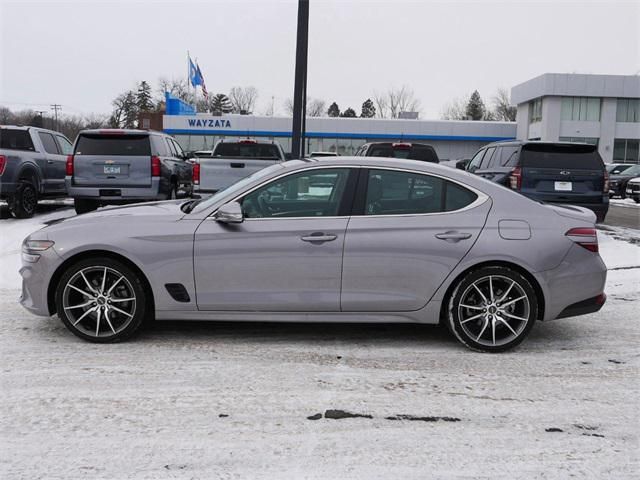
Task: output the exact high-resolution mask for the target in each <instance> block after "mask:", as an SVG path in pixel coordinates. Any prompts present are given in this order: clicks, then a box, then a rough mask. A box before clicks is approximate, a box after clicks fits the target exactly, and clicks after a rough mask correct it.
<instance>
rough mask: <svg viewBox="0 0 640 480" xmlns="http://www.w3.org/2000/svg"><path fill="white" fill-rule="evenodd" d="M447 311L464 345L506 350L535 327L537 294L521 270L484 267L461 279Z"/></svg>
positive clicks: (451, 324)
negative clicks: (519, 271)
mask: <svg viewBox="0 0 640 480" xmlns="http://www.w3.org/2000/svg"><path fill="white" fill-rule="evenodd" d="M478 290H479V291H478ZM492 292H493V295H491V293H492ZM483 295H484V297H483ZM463 305H464V306H463ZM447 312H448V314H447V326H448V327H449V330H450V331H451V332H452V333H453V334H454V335H455V337H456V338H457V339H458V340H459V341H460V342H461V343H462V344H463V345H465V346H466V347H468V348H470V349H472V350H476V351H480V352H495V353H497V352H504V351H506V350H509V349H511V348H514V347H516V346H517V345H519V344H520V343H521V342H522V341H523V340H524V339H525V338H526V337H527V335H528V334H529V332H530V331H531V329H532V328H533V325H534V323H535V322H536V319H537V318H538V298H537V296H536V293H535V290H534V289H533V287H532V286H531V283H530V282H529V281H528V280H527V279H526V278H525V277H523V276H522V275H521V274H520V273H518V272H516V271H514V270H511V269H510V268H506V267H484V268H480V269H478V270H475V271H472V272H470V273H469V274H467V275H466V276H465V277H464V278H462V280H460V281H459V283H458V285H457V286H456V287H455V289H454V291H453V293H452V294H451V297H450V299H449V305H448V310H447Z"/></svg>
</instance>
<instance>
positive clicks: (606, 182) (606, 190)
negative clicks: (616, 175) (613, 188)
mask: <svg viewBox="0 0 640 480" xmlns="http://www.w3.org/2000/svg"><path fill="white" fill-rule="evenodd" d="M604 193H609V172H607V171H606V170H605V171H604Z"/></svg>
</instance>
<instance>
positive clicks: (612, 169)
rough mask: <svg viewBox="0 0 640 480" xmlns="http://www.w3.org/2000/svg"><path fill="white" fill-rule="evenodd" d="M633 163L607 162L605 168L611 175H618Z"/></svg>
mask: <svg viewBox="0 0 640 480" xmlns="http://www.w3.org/2000/svg"><path fill="white" fill-rule="evenodd" d="M632 166H633V163H606V164H605V168H606V169H607V173H608V174H609V175H618V174H620V173H622V172H624V171H625V170H626V169H627V168H629V167H632Z"/></svg>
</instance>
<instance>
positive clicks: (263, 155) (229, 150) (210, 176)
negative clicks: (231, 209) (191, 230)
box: [193, 139, 286, 193]
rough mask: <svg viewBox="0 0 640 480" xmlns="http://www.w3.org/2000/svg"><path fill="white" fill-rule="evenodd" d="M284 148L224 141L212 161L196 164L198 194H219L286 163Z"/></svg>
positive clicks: (195, 178)
mask: <svg viewBox="0 0 640 480" xmlns="http://www.w3.org/2000/svg"><path fill="white" fill-rule="evenodd" d="M285 159H286V158H285V154H284V151H283V150H282V147H281V146H280V145H279V144H278V143H275V142H258V141H257V140H251V139H246V140H239V141H237V142H225V141H224V140H221V141H220V142H218V143H217V144H216V146H215V147H214V149H213V154H212V156H211V157H209V158H206V157H199V158H196V159H195V164H194V166H193V167H194V171H193V177H194V182H193V183H194V192H195V193H215V192H217V191H218V190H222V189H223V188H226V187H228V186H229V185H231V184H233V183H235V182H237V181H238V180H241V179H243V178H244V177H248V176H249V175H251V174H252V173H254V172H257V171H258V170H262V169H263V168H265V167H268V166H270V165H273V164H274V163H278V162H284V161H285Z"/></svg>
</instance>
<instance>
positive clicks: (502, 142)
mask: <svg viewBox="0 0 640 480" xmlns="http://www.w3.org/2000/svg"><path fill="white" fill-rule="evenodd" d="M506 145H512V146H513V145H516V146H520V145H591V146H593V147H596V148H597V146H596V145H593V144H592V143H584V142H545V141H542V140H500V141H498V142H491V143H487V144H486V145H483V146H482V147H480V148H487V147H501V146H506Z"/></svg>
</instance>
